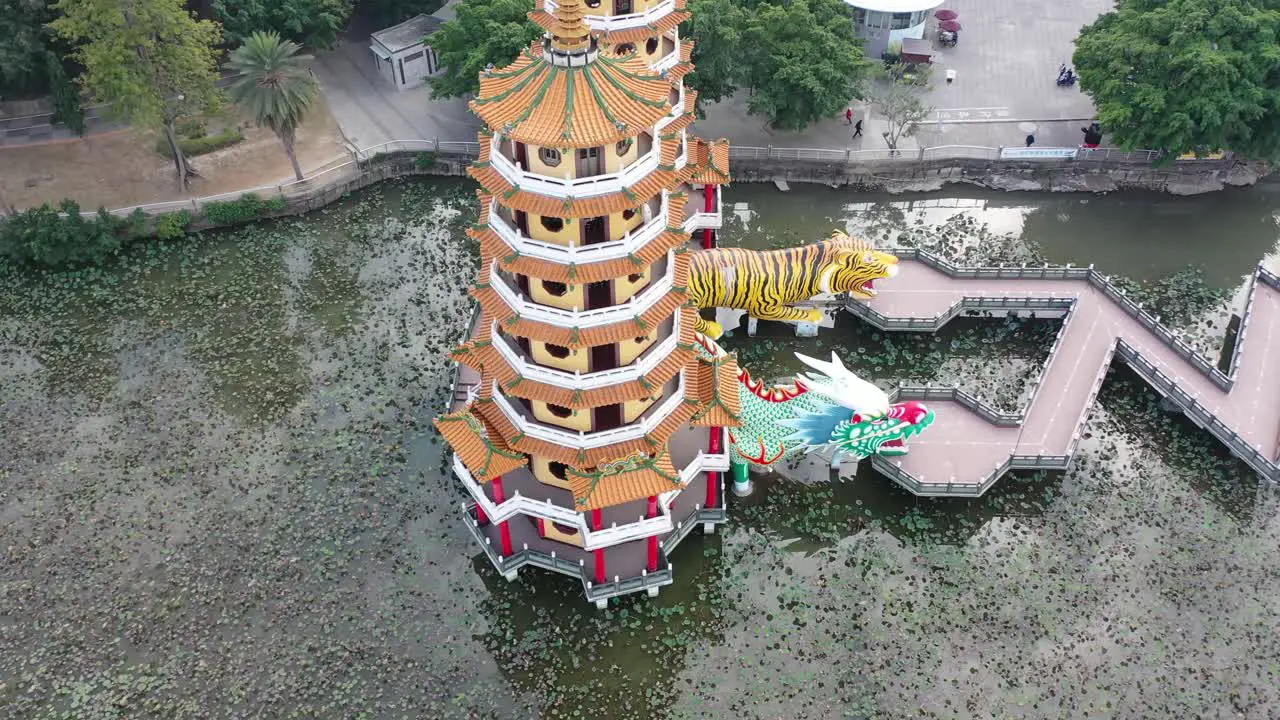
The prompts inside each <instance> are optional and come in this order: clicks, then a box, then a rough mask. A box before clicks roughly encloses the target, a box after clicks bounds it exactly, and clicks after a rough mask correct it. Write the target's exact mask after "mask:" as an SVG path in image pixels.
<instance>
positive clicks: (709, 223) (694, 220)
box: [680, 185, 724, 233]
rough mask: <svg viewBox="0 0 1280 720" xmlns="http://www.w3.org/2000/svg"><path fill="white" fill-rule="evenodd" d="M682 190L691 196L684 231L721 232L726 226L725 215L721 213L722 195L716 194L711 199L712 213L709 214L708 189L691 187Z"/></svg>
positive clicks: (687, 186) (686, 186) (684, 187)
mask: <svg viewBox="0 0 1280 720" xmlns="http://www.w3.org/2000/svg"><path fill="white" fill-rule="evenodd" d="M680 190H681V191H682V192H684V193H686V194H688V196H689V203H688V205H686V206H685V208H686V210H685V215H686V216H687V219H686V220H685V221H684V231H685V232H690V233H691V232H694V231H696V230H707V229H710V230H719V229H720V228H721V227H722V226H723V225H724V214H723V212H722V211H721V201H720V198H721V194H720V193H719V192H717V193H715V195H714V197H712V199H711V211H710V212H708V211H707V209H706V207H707V187H706V186H705V185H704V186H702V187H691V186H689V185H683V186H681V188H680Z"/></svg>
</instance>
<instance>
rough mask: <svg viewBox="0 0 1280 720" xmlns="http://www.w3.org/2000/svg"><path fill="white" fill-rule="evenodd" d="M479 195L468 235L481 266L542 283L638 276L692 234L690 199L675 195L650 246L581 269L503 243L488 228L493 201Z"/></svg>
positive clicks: (578, 266) (669, 197)
mask: <svg viewBox="0 0 1280 720" xmlns="http://www.w3.org/2000/svg"><path fill="white" fill-rule="evenodd" d="M476 195H477V196H478V197H479V199H480V217H479V219H478V220H477V222H476V223H475V225H473V226H471V228H469V229H468V230H467V235H469V236H470V237H472V238H474V239H475V240H476V241H477V242H479V243H480V262H481V264H487V263H488V262H489V260H491V259H497V261H498V265H499V267H501V268H502V269H503V270H505V271H506V272H511V273H516V274H519V275H528V276H530V277H535V278H538V279H540V280H551V281H553V282H562V283H570V284H572V283H592V282H598V281H600V280H612V279H614V278H620V277H625V276H627V275H630V274H631V273H634V272H636V270H637V269H638V268H643V267H647V266H649V265H652V264H653V263H655V262H657V261H658V259H659V258H661V257H663V256H665V255H666V254H667V251H669V250H671V249H673V248H678V247H680V246H682V245H683V244H684V243H686V242H687V241H688V240H689V233H687V232H685V230H684V222H685V220H687V219H688V215H687V209H686V206H687V205H688V201H689V196H688V195H687V194H685V193H683V192H676V193H672V194H671V195H670V196H668V198H667V229H666V230H663V231H662V232H660V233H658V235H657V237H655V238H654V239H653V240H651V241H650V242H648V243H646V244H645V245H643V246H641V247H639V248H637V249H636V251H635V252H633V253H631V255H630V256H628V257H624V258H618V259H616V260H604V261H601V262H593V263H583V264H581V265H579V264H576V263H561V262H557V261H554V260H543V259H540V258H535V257H530V256H527V255H522V254H520V252H519V251H518V250H517V249H516V248H513V247H512V246H511V245H510V244H509V243H507V241H505V240H503V239H502V236H501V235H499V234H498V232H497V231H496V230H494V229H493V228H491V227H489V226H488V225H487V223H488V222H489V202H490V200H492V199H493V198H492V196H491V195H488V194H486V193H485V192H484V191H483V190H477V191H476Z"/></svg>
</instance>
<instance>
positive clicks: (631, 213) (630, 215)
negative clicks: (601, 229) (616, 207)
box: [622, 208, 636, 220]
mask: <svg viewBox="0 0 1280 720" xmlns="http://www.w3.org/2000/svg"><path fill="white" fill-rule="evenodd" d="M635 216H636V211H635V210H632V209H630V208H628V209H626V210H623V211H622V219H623V220H630V219H631V218H633V217H635Z"/></svg>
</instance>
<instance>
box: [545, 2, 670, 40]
mask: <svg viewBox="0 0 1280 720" xmlns="http://www.w3.org/2000/svg"><path fill="white" fill-rule="evenodd" d="M604 2H611V0H604ZM545 3H546V5H545V7H546V10H547V12H548V13H552V14H554V13H555V11H556V8H558V7H559V4H558V3H557V2H556V1H555V0H545ZM602 4H603V3H602ZM675 9H676V2H675V0H664V2H661V3H659V4H657V5H654V6H653V7H651V8H649V9H648V10H645V11H644V12H638V13H629V14H627V15H610V16H607V17H602V16H600V15H591V14H588V15H587V17H586V21H587V26H588V27H590V28H591V29H592V30H602V31H605V32H612V31H614V30H626V29H628V28H638V27H644V26H645V25H648V24H649V23H651V22H654V21H655V20H658V19H660V18H662V17H663V16H664V15H666V14H668V13H672V12H675Z"/></svg>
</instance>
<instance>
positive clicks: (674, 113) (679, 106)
mask: <svg viewBox="0 0 1280 720" xmlns="http://www.w3.org/2000/svg"><path fill="white" fill-rule="evenodd" d="M684 97H685V96H684V83H680V96H679V98H677V102H676V104H675V105H672V106H671V112H670V114H668V115H665V116H663V118H662V119H661V120H659V121H658V122H657V124H656V129H657V130H658V131H659V132H661V131H662V128H664V127H666V126H668V125H670V124H671V123H673V122H675V121H676V120H678V119H680V116H681V115H683V114H684Z"/></svg>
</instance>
